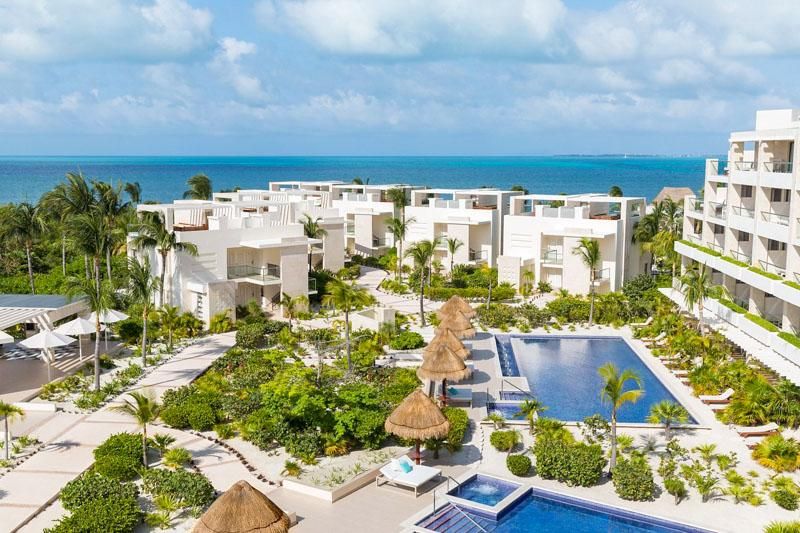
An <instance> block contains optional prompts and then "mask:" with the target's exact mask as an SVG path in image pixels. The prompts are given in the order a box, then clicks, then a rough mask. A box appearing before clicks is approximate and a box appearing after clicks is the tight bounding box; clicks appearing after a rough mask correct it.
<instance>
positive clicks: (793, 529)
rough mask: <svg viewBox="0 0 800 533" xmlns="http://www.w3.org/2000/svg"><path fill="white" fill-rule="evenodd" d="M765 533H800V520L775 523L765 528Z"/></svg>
mask: <svg viewBox="0 0 800 533" xmlns="http://www.w3.org/2000/svg"><path fill="white" fill-rule="evenodd" d="M764 533H800V520H792V521H786V522H781V521H777V520H776V521H773V522H770V523H769V524H767V527H766V528H764Z"/></svg>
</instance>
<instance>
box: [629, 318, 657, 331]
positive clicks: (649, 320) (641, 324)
mask: <svg viewBox="0 0 800 533" xmlns="http://www.w3.org/2000/svg"><path fill="white" fill-rule="evenodd" d="M652 323H653V316H652V315H650V316H649V317H647V320H645V321H644V322H633V323H632V324H631V327H632V328H646V327H647V326H649V325H650V324H652Z"/></svg>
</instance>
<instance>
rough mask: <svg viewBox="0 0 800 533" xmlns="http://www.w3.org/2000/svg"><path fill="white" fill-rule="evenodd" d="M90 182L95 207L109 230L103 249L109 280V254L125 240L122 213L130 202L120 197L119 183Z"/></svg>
mask: <svg viewBox="0 0 800 533" xmlns="http://www.w3.org/2000/svg"><path fill="white" fill-rule="evenodd" d="M92 184H93V186H94V190H95V194H96V197H97V209H98V210H99V211H100V213H101V214H102V216H103V218H105V225H106V228H107V230H108V232H109V233H108V239H107V242H106V250H105V256H106V275H107V276H108V279H109V280H112V277H111V256H112V254H113V253H114V251H115V250H116V249H117V248H119V247H120V246H121V244H122V243H123V242H124V241H125V236H126V234H127V232H126V231H125V227H124V225H123V224H124V217H123V214H124V213H125V212H126V211H128V209H129V208H130V204H129V203H128V202H125V201H123V199H122V194H123V193H122V184H121V183H120V184H117V185H116V186H115V185H113V184H111V183H106V182H103V181H93V182H92Z"/></svg>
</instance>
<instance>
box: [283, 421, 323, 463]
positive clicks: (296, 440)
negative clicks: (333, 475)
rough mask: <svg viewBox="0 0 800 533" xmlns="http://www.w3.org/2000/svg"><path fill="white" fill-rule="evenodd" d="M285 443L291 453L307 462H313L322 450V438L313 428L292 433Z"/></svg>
mask: <svg viewBox="0 0 800 533" xmlns="http://www.w3.org/2000/svg"><path fill="white" fill-rule="evenodd" d="M283 444H284V446H286V451H287V452H288V453H289V454H291V455H294V456H295V457H298V458H300V459H301V460H303V462H305V463H309V462H312V461H311V460H312V459H313V458H314V457H316V456H317V455H319V453H320V452H321V451H322V440H321V438H320V436H319V434H318V433H317V432H316V430H314V429H311V428H309V429H306V430H305V431H300V432H297V431H295V432H292V433H290V434H289V435H287V437H286V439H285V442H284V443H283Z"/></svg>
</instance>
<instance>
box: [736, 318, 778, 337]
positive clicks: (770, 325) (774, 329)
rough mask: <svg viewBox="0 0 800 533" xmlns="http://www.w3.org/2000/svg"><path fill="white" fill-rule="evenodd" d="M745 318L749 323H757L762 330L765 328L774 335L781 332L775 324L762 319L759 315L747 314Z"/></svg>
mask: <svg viewBox="0 0 800 533" xmlns="http://www.w3.org/2000/svg"><path fill="white" fill-rule="evenodd" d="M744 316H745V318H746V319H748V320H749V321H751V322H755V323H756V324H758V325H759V326H761V327H762V328H764V329H765V330H767V331H771V332H772V333H777V332H779V331H780V328H778V326H776V325H775V324H773V323H772V322H770V321H769V320H767V319H766V318H763V317H760V316H758V315H754V314H753V313H745V315H744Z"/></svg>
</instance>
